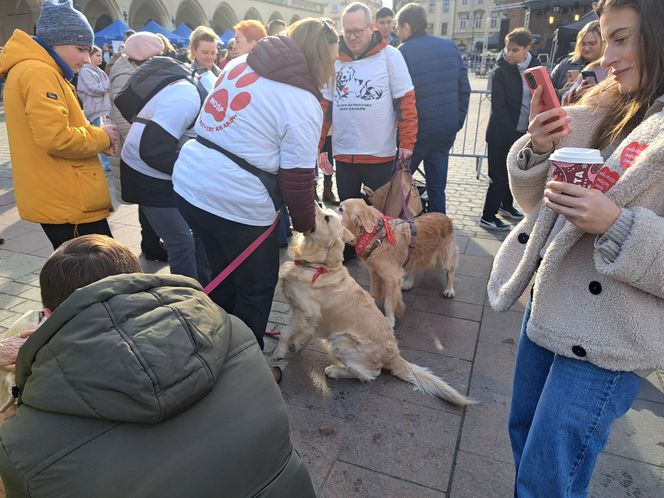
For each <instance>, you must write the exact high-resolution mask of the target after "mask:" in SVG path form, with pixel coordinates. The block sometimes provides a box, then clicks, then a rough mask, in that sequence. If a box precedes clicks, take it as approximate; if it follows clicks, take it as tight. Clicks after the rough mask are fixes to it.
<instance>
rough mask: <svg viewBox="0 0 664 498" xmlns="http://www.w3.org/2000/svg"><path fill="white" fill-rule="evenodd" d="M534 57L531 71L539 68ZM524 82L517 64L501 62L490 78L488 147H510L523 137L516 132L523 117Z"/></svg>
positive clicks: (503, 60)
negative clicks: (520, 118)
mask: <svg viewBox="0 0 664 498" xmlns="http://www.w3.org/2000/svg"><path fill="white" fill-rule="evenodd" d="M539 65H540V64H539V62H538V61H537V59H536V58H535V57H534V56H533V58H532V60H531V62H530V65H529V66H528V67H529V68H530V67H535V66H539ZM522 97H523V79H522V77H521V73H519V68H518V67H517V66H516V64H510V63H509V62H507V61H506V60H505V59H504V58H502V57H501V58H500V59H499V60H498V63H497V65H496V70H495V71H494V73H493V76H492V78H491V117H490V118H489V126H488V127H487V130H486V141H487V142H488V143H489V145H494V146H503V145H504V146H508V145H511V144H513V143H514V142H515V141H516V139H517V138H519V137H520V136H521V133H519V132H518V131H517V129H516V127H517V125H518V124H519V114H520V113H521V98H522Z"/></svg>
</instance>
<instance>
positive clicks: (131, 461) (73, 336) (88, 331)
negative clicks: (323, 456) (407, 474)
mask: <svg viewBox="0 0 664 498" xmlns="http://www.w3.org/2000/svg"><path fill="white" fill-rule="evenodd" d="M140 270H141V269H140V266H139V265H138V260H137V259H136V256H134V255H133V254H132V252H131V251H130V250H129V248H128V247H126V246H123V245H122V244H120V243H118V242H115V241H114V240H113V239H111V238H109V237H105V236H102V235H89V236H82V237H79V238H77V239H74V240H71V241H68V242H65V243H64V244H63V245H61V246H60V248H59V249H58V250H57V251H56V252H54V253H53V254H52V255H51V257H50V258H49V259H48V260H47V261H46V263H45V265H44V267H43V269H42V271H41V274H40V284H41V292H42V302H43V305H44V308H45V309H44V314H45V315H47V316H48V318H47V319H46V320H45V321H44V323H43V324H42V325H41V326H40V327H39V328H38V329H37V330H36V331H35V332H34V333H33V334H32V335H31V336H30V337H29V338H28V340H27V341H26V342H25V344H24V345H23V346H22V347H21V348H20V350H19V353H18V357H17V358H16V384H17V387H16V392H17V393H18V394H19V396H20V398H19V406H18V409H17V411H16V414H15V415H14V416H13V417H12V418H11V419H9V420H8V421H7V422H5V423H4V424H2V425H1V426H0V475H1V476H2V480H3V482H4V485H5V491H6V493H7V496H9V497H13V498H23V497H26V498H27V497H28V496H30V497H46V496H48V497H65V496H66V497H68V498H88V497H92V496H94V497H95V498H114V497H118V496H122V497H124V498H143V497H172V498H188V497H194V496H195V497H197V498H216V497H219V496H233V497H235V496H237V497H249V496H260V497H270V498H287V497H291V496H297V497H305V498H313V497H314V496H315V493H314V489H313V486H312V484H311V480H310V478H309V474H308V472H307V469H306V468H305V466H304V464H303V462H302V460H301V459H300V456H299V455H298V454H297V452H296V451H295V450H294V449H293V445H292V443H291V441H290V436H289V430H288V416H287V413H286V405H285V404H284V401H283V399H282V397H281V394H280V392H279V388H278V387H277V386H276V384H275V383H274V380H273V378H272V375H270V371H269V369H268V367H267V364H266V363H265V359H264V356H263V354H262V353H261V351H260V349H259V348H258V345H257V344H256V340H255V339H254V336H253V334H252V333H251V331H250V330H249V329H248V328H247V326H246V325H244V324H243V323H242V322H241V321H240V320H238V319H237V318H236V317H234V316H231V315H229V314H227V313H225V312H224V311H223V310H222V309H220V308H219V307H218V306H217V305H215V304H214V303H213V302H212V301H211V300H210V299H209V298H208V297H207V296H206V295H205V293H203V291H202V290H201V287H200V285H199V284H198V283H197V282H196V281H195V280H193V279H190V278H188V277H182V276H176V275H149V274H144V273H140ZM266 414H268V416H266ZM3 496H4V495H3Z"/></svg>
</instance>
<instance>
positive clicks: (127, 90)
mask: <svg viewBox="0 0 664 498" xmlns="http://www.w3.org/2000/svg"><path fill="white" fill-rule="evenodd" d="M179 80H187V81H189V82H190V83H191V84H192V85H194V86H195V87H196V89H197V90H198V94H199V95H200V97H201V105H203V102H204V101H205V98H206V97H207V90H206V89H205V88H204V87H203V85H202V84H201V82H200V78H199V77H198V75H196V72H195V71H194V70H192V69H191V66H189V64H183V63H182V62H179V61H177V60H175V59H172V58H171V57H161V56H157V57H152V58H151V59H150V60H149V61H147V62H144V63H143V64H141V66H140V67H139V68H138V69H137V70H136V71H134V73H133V74H132V75H131V77H130V78H129V81H127V84H126V85H125V86H124V87H123V88H122V90H120V92H119V93H118V94H117V96H116V97H115V99H114V100H113V102H114V103H115V107H117V108H118V111H120V114H122V117H123V118H125V119H126V120H127V121H128V122H130V123H133V122H134V121H135V120H136V116H137V115H138V113H139V112H140V111H141V109H143V107H144V106H145V104H147V103H148V102H149V101H150V99H151V98H152V97H154V96H155V95H157V93H159V91H160V90H162V89H163V88H165V87H166V86H168V85H170V84H171V83H173V82H174V81H179ZM192 124H193V123H192Z"/></svg>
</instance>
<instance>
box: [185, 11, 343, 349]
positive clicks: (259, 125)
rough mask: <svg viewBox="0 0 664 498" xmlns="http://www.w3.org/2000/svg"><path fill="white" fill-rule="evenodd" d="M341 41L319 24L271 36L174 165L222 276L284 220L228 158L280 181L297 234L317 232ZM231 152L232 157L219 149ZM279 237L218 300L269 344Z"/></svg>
mask: <svg viewBox="0 0 664 498" xmlns="http://www.w3.org/2000/svg"><path fill="white" fill-rule="evenodd" d="M337 56H338V37H337V34H336V33H335V32H334V29H333V28H332V27H331V26H330V25H329V24H328V23H326V22H325V21H323V20H320V19H303V20H301V21H298V22H296V23H295V24H293V25H292V26H291V27H290V28H289V29H288V36H283V35H278V36H271V37H267V38H263V39H262V40H260V41H258V43H257V44H256V47H255V48H254V49H253V50H252V51H251V52H250V53H249V54H248V55H244V56H240V57H237V58H236V59H233V61H231V62H230V63H229V64H228V65H227V66H226V67H225V68H224V71H223V72H222V74H221V75H219V78H218V79H217V83H216V85H215V87H214V88H213V89H212V91H211V93H210V95H208V97H207V99H206V101H205V103H204V104H203V108H202V110H201V113H200V115H199V117H198V120H197V123H196V133H197V135H198V138H197V139H196V140H190V141H189V142H187V143H186V144H185V145H184V146H183V148H182V150H181V151H180V155H179V157H178V160H177V162H176V164H175V169H174V172H173V186H174V189H175V193H176V196H175V200H176V205H177V206H178V208H179V209H180V212H181V213H182V215H183V216H184V218H185V219H186V220H187V222H188V223H189V225H190V226H191V228H192V229H193V230H194V231H195V232H196V233H197V234H198V236H199V237H200V238H201V240H202V242H203V245H204V246H205V250H206V253H207V255H208V257H209V259H210V265H211V269H212V271H213V273H214V274H216V273H219V272H220V271H221V270H222V269H224V268H225V267H227V266H228V265H229V264H230V263H231V262H232V261H233V260H234V259H235V258H236V257H237V256H238V255H239V254H240V253H241V252H242V251H244V249H246V248H247V247H248V246H249V245H250V244H251V243H252V242H253V241H254V240H256V238H257V237H258V236H259V235H260V234H262V233H263V232H265V230H267V229H268V227H269V226H270V225H271V224H272V223H273V221H274V220H275V218H276V216H277V211H276V208H275V204H274V203H273V202H272V200H271V198H270V195H269V193H268V191H267V189H266V187H265V186H264V185H263V183H262V182H261V180H259V178H258V177H257V176H255V175H254V174H252V173H250V172H248V171H246V170H245V169H243V168H242V167H241V166H239V165H238V164H237V163H236V162H234V160H233V159H231V158H230V157H228V155H227V154H228V153H230V154H232V155H234V156H236V157H237V158H240V159H242V160H244V161H246V162H247V163H249V164H250V165H253V166H254V167H256V168H258V169H260V170H262V171H264V172H267V173H268V174H273V175H277V177H278V183H279V186H280V190H281V195H282V197H283V199H284V201H285V202H286V205H287V206H288V210H289V212H290V215H291V218H292V221H293V228H294V229H295V230H297V231H300V232H309V231H312V230H314V228H315V227H314V223H315V221H314V220H315V213H314V167H315V166H316V158H317V146H318V139H319V136H320V133H321V126H322V123H323V111H322V109H321V105H320V102H319V99H320V92H319V89H320V88H321V87H322V86H323V84H324V83H325V82H326V81H328V80H329V79H330V78H331V77H332V76H333V75H334V61H335V59H336V58H337ZM220 148H223V149H225V151H226V152H224V151H222V150H220ZM278 271H279V242H278V237H277V233H276V231H274V232H272V233H271V234H270V236H269V237H267V239H266V240H265V241H263V243H262V244H261V245H260V246H259V247H258V248H257V249H256V250H255V251H254V252H253V253H252V254H251V255H250V256H249V257H248V258H247V259H246V260H245V261H244V262H243V263H242V264H241V265H240V266H239V267H238V268H237V269H235V271H234V272H233V273H232V274H231V275H230V277H229V278H227V279H226V280H225V281H223V282H222V283H221V285H219V286H218V287H217V288H216V289H215V290H214V291H213V292H212V293H211V297H212V299H213V300H214V301H215V302H216V303H217V304H219V305H220V306H221V307H222V308H224V309H225V310H226V311H227V312H229V313H233V314H234V315H236V316H237V317H238V318H240V319H242V320H243V321H244V322H245V323H246V324H247V325H248V326H249V328H251V330H252V331H253V332H254V335H255V336H256V339H257V340H258V343H259V344H260V345H261V347H262V346H263V336H264V334H265V327H266V326H267V321H268V316H269V314H270V308H271V306H272V297H273V295H274V289H275V287H276V284H277V280H278Z"/></svg>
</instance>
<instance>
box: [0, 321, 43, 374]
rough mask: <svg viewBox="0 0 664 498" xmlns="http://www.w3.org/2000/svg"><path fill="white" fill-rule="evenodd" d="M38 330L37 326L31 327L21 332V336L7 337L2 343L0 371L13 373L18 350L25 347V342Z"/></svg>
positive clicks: (0, 347)
mask: <svg viewBox="0 0 664 498" xmlns="http://www.w3.org/2000/svg"><path fill="white" fill-rule="evenodd" d="M35 330H37V325H33V326H30V327H28V328H26V329H25V330H23V331H21V333H20V334H18V335H15V336H12V337H7V338H6V339H3V340H1V341H0V369H1V370H6V371H9V372H13V371H14V369H15V368H16V365H15V363H16V356H17V355H18V350H19V349H20V348H21V346H23V344H24V343H25V341H26V340H27V339H28V337H30V336H31V335H32V333H33V332H34V331H35Z"/></svg>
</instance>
